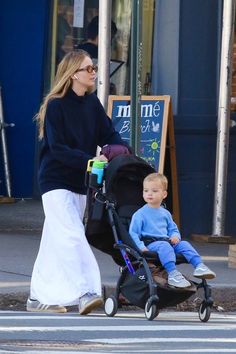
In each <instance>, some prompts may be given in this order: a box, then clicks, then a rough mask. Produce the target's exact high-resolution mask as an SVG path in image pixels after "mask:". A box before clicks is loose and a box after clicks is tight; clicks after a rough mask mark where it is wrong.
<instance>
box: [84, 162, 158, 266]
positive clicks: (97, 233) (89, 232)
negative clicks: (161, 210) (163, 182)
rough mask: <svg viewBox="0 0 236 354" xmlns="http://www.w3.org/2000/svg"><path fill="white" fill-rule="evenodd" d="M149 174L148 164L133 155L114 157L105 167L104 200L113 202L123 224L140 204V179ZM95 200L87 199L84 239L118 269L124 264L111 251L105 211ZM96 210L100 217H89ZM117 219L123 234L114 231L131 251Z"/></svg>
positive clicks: (111, 243)
mask: <svg viewBox="0 0 236 354" xmlns="http://www.w3.org/2000/svg"><path fill="white" fill-rule="evenodd" d="M152 172H155V170H154V169H153V168H152V167H151V166H150V165H149V164H148V163H146V162H145V161H144V160H143V159H141V158H139V157H137V156H134V155H120V156H117V157H115V158H114V159H113V160H112V161H111V162H110V163H109V164H108V167H107V169H106V172H105V198H104V200H109V201H111V202H114V204H115V210H116V211H117V213H118V215H119V212H121V213H123V219H126V220H127V223H128V220H130V219H131V217H132V214H133V212H134V211H136V210H137V209H138V208H140V207H141V206H142V205H143V204H144V201H143V198H142V191H143V179H144V177H146V176H147V175H148V174H149V173H152ZM99 198H100V197H99V196H97V199H96V198H94V197H92V195H89V196H88V198H87V208H86V215H85V229H86V237H87V239H88V242H89V243H90V244H91V245H92V246H94V247H95V248H97V249H99V250H100V251H103V252H105V253H107V254H109V255H110V256H112V258H113V259H114V261H115V262H116V263H117V264H118V265H123V264H124V260H123V258H122V256H121V254H120V251H118V250H115V249H114V243H115V240H114V235H113V232H112V229H111V225H110V223H109V220H108V216H107V212H106V210H105V204H104V203H103V201H104V200H99ZM101 199H102V198H101ZM99 207H100V208H101V210H102V217H101V218H99V219H97V218H96V215H95V217H93V215H94V213H93V212H94V209H95V208H99ZM120 217H122V215H120ZM118 219H119V218H118ZM118 219H117V220H116V221H117V222H119V223H120V227H122V229H123V233H121V232H120V229H119V228H117V231H118V233H119V235H120V237H121V240H122V241H123V242H124V243H127V242H128V244H131V245H132V246H133V247H135V245H134V244H133V242H132V239H131V238H130V237H129V235H127V230H126V229H125V227H124V226H121V225H122V224H121V222H120V221H119V220H118ZM127 226H128V225H127ZM124 229H125V230H124ZM127 237H128V239H127Z"/></svg>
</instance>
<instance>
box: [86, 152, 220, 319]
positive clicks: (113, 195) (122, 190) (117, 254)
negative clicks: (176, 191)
mask: <svg viewBox="0 0 236 354" xmlns="http://www.w3.org/2000/svg"><path fill="white" fill-rule="evenodd" d="M152 173H155V170H154V168H153V167H152V166H150V165H149V164H148V163H147V162H146V161H144V160H143V159H141V158H139V157H137V156H134V155H119V156H117V157H115V158H113V159H112V160H111V161H110V162H109V164H108V166H107V168H106V170H105V178H104V181H103V183H102V184H100V185H98V184H97V183H96V180H97V179H96V178H94V177H95V176H94V175H93V174H90V177H89V178H87V180H88V184H89V188H88V195H87V207H86V215H85V231H86V237H87V239H88V242H89V243H90V244H91V245H92V246H94V247H95V248H97V249H99V250H101V251H103V252H105V253H106V254H109V255H110V256H111V257H112V258H113V260H114V261H115V263H116V264H117V265H119V269H120V277H119V279H118V281H117V285H116V290H115V293H114V294H111V295H108V296H107V295H106V294H105V297H106V300H105V313H106V314H107V316H114V315H115V314H116V312H117V311H118V308H119V307H122V306H123V305H126V304H127V302H128V303H129V304H132V305H135V306H138V307H140V308H142V309H144V310H145V316H146V318H147V319H148V320H152V319H154V318H155V317H156V316H157V315H158V313H159V310H160V309H162V308H166V307H169V306H175V305H177V304H179V303H181V302H183V301H185V300H186V299H188V298H189V297H190V296H192V295H193V294H194V293H195V292H196V291H197V290H198V289H199V288H202V289H203V293H204V298H203V300H202V302H201V305H200V308H199V318H200V320H201V321H203V322H206V321H208V319H209V318H210V313H211V307H212V305H213V300H212V298H211V288H210V286H209V285H208V284H207V282H206V279H202V280H201V283H196V282H194V281H189V280H187V279H186V282H187V283H186V285H189V284H190V286H188V287H176V282H175V283H172V284H171V285H173V284H175V286H170V285H169V284H168V281H167V279H166V278H165V276H166V274H164V275H163V273H165V269H163V266H162V263H161V262H160V259H159V257H158V254H157V252H151V251H150V249H149V246H147V249H148V251H145V252H142V251H141V249H142V246H141V247H139V246H137V245H136V242H134V240H133V239H132V237H131V236H130V234H129V227H130V222H131V218H132V216H133V214H134V213H135V212H136V211H137V210H138V209H140V208H141V207H143V206H144V204H145V202H144V199H143V180H144V179H145V177H146V176H148V175H149V174H152ZM164 194H165V193H164ZM131 230H132V227H131ZM131 232H132V231H131ZM148 235H149V236H150V234H149V233H148ZM151 235H152V234H151ZM176 236H177V235H176ZM139 241H140V240H139ZM164 242H166V241H164ZM166 244H168V243H167V242H166ZM145 247H146V246H145ZM171 247H172V246H171ZM198 259H199V262H197V263H201V262H200V258H198ZM180 263H187V262H186V259H185V258H184V257H183V256H181V255H179V254H177V255H176V264H180ZM197 263H196V265H197ZM174 264H175V262H174ZM174 267H175V265H174ZM153 268H154V269H153ZM209 272H211V271H210V270H209ZM211 274H212V276H213V275H214V273H213V272H212V273H211ZM124 298H125V299H126V300H127V302H126V303H125V304H124V302H123V301H122V299H124Z"/></svg>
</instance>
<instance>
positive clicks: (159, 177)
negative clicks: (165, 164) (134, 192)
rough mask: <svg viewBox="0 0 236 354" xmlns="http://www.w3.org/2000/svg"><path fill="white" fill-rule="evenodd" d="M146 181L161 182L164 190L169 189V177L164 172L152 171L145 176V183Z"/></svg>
mask: <svg viewBox="0 0 236 354" xmlns="http://www.w3.org/2000/svg"><path fill="white" fill-rule="evenodd" d="M145 182H159V183H161V185H162V187H163V190H165V191H167V189H168V179H167V177H166V176H165V175H163V174H162V173H157V172H154V173H150V174H149V175H147V176H146V177H145V178H144V180H143V183H145Z"/></svg>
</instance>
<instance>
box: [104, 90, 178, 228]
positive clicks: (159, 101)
mask: <svg viewBox="0 0 236 354" xmlns="http://www.w3.org/2000/svg"><path fill="white" fill-rule="evenodd" d="M130 112H131V110H130V96H109V100H108V115H109V117H110V118H111V119H112V121H113V124H114V127H115V129H116V131H118V132H119V133H120V135H121V137H122V139H123V140H125V141H127V142H128V143H129V141H130V127H131V125H130ZM167 141H168V145H169V146H168V148H169V149H168V152H169V156H168V163H169V165H170V173H166V171H165V170H164V164H165V157H166V156H165V155H166V151H167V149H166V148H167ZM138 155H139V156H140V157H141V158H143V159H144V160H146V161H147V162H148V163H149V164H150V165H152V166H153V167H154V168H155V170H156V171H158V172H160V173H165V174H166V175H167V177H168V179H169V181H170V184H171V185H170V189H171V196H172V203H171V204H172V212H173V217H174V219H175V221H176V222H177V224H178V225H179V224H180V221H179V198H178V187H177V172H176V156H175V140H174V125H173V114H172V109H171V99H170V96H142V98H141V125H140V151H139V154H138Z"/></svg>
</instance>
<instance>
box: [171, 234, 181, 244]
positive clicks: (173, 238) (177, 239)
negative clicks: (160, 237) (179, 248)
mask: <svg viewBox="0 0 236 354" xmlns="http://www.w3.org/2000/svg"><path fill="white" fill-rule="evenodd" d="M179 242H180V239H179V238H178V236H172V237H171V238H170V243H171V244H172V245H177V243H179Z"/></svg>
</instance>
